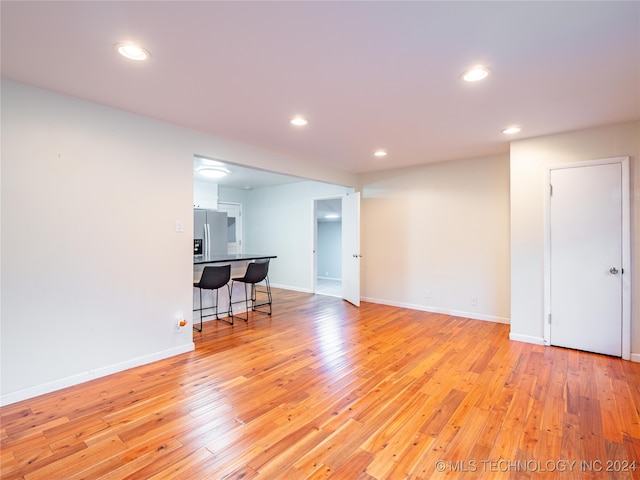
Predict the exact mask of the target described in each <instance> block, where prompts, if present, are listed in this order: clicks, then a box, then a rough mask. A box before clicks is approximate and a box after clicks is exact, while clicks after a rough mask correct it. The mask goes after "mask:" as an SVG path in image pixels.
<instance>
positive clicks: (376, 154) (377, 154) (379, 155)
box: [373, 150, 387, 157]
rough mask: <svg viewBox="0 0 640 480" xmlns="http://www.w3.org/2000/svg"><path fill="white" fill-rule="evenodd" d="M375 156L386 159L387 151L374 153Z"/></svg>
mask: <svg viewBox="0 0 640 480" xmlns="http://www.w3.org/2000/svg"><path fill="white" fill-rule="evenodd" d="M373 154H374V155H375V156H376V157H386V156H387V152H386V150H376V151H375V152H373Z"/></svg>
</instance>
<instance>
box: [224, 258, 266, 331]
mask: <svg viewBox="0 0 640 480" xmlns="http://www.w3.org/2000/svg"><path fill="white" fill-rule="evenodd" d="M262 281H264V282H265V285H263V286H262V289H260V288H258V284H259V283H260V282H262ZM236 282H240V283H243V284H244V285H243V286H244V304H245V308H246V316H245V318H242V317H239V318H240V320H244V321H245V322H247V321H249V297H248V295H247V285H251V310H252V311H254V312H260V313H266V314H267V315H271V303H272V298H271V285H269V259H268V258H267V259H264V260H256V261H255V262H252V263H250V264H249V265H247V271H246V272H245V274H244V276H243V277H236V278H234V279H233V280H231V295H232V296H233V287H234V285H235V283H236ZM258 294H263V295H266V299H265V300H264V301H262V303H256V302H257V301H258V300H257V296H258ZM241 302H242V300H240V301H238V302H234V303H241ZM265 305H268V306H269V310H268V311H265V310H259V309H258V307H263V306H265ZM232 315H233V312H232ZM236 316H237V315H236Z"/></svg>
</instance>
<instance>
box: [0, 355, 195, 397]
mask: <svg viewBox="0 0 640 480" xmlns="http://www.w3.org/2000/svg"><path fill="white" fill-rule="evenodd" d="M195 348H196V347H195V344H194V343H193V342H191V343H187V344H185V345H180V346H178V347H174V348H170V349H168V350H163V351H162V352H156V353H153V354H151V355H145V356H143V357H138V358H133V359H131V360H127V361H126V362H121V363H116V364H114V365H108V366H106V367H101V368H97V369H95V370H89V371H87V372H83V373H79V374H76V375H72V376H70V377H66V378H61V379H59V380H54V381H53V382H48V383H44V384H42V385H36V386H34V387H29V388H25V389H24V390H19V391H17V392H13V393H8V394H6V395H2V397H0V406H5V405H10V404H12V403H16V402H21V401H22V400H27V399H29V398H33V397H37V396H38V395H44V394H45V393H51V392H55V391H56V390H62V389H63V388H67V387H72V386H74V385H78V384H80V383H84V382H88V381H89V380H95V379H96V378H100V377H106V376H107V375H111V374H113V373H118V372H122V371H124V370H129V369H130V368H134V367H139V366H141V365H146V364H148V363H152V362H156V361H158V360H164V359H165V358H169V357H174V356H176V355H180V354H181V353H186V352H190V351H192V350H195Z"/></svg>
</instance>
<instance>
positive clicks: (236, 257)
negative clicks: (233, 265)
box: [193, 253, 278, 265]
mask: <svg viewBox="0 0 640 480" xmlns="http://www.w3.org/2000/svg"><path fill="white" fill-rule="evenodd" d="M264 258H278V257H277V256H276V255H265V254H259V253H234V254H230V255H209V256H205V255H194V256H193V264H194V265H200V264H203V263H227V262H242V261H247V260H260V259H264Z"/></svg>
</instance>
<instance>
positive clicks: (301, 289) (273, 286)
mask: <svg viewBox="0 0 640 480" xmlns="http://www.w3.org/2000/svg"><path fill="white" fill-rule="evenodd" d="M271 288H281V289H282V290H291V291H294V292H302V293H313V291H312V290H311V289H310V288H301V287H292V286H291V285H279V284H277V283H272V284H271Z"/></svg>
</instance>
